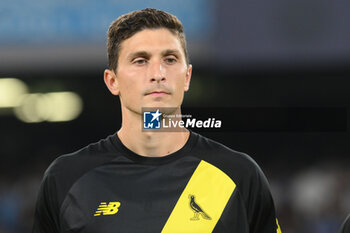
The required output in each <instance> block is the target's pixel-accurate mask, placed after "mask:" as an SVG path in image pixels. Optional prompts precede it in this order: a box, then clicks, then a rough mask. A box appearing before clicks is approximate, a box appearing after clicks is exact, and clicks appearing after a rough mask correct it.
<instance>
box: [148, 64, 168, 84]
mask: <svg viewBox="0 0 350 233" xmlns="http://www.w3.org/2000/svg"><path fill="white" fill-rule="evenodd" d="M149 77H150V81H151V82H157V83H159V82H164V81H165V69H164V67H163V65H162V64H161V63H160V62H152V64H151V65H150V70H149Z"/></svg>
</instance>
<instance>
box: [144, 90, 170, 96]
mask: <svg viewBox="0 0 350 233" xmlns="http://www.w3.org/2000/svg"><path fill="white" fill-rule="evenodd" d="M147 95H150V96H166V95H169V93H168V92H165V91H152V92H149V93H147Z"/></svg>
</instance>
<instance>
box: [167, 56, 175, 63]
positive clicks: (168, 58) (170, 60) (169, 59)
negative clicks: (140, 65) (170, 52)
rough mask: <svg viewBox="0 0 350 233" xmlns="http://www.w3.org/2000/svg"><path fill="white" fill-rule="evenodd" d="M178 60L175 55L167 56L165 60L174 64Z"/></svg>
mask: <svg viewBox="0 0 350 233" xmlns="http://www.w3.org/2000/svg"><path fill="white" fill-rule="evenodd" d="M176 61H177V60H176V58H174V57H167V58H165V62H166V63H168V64H173V63H175V62H176Z"/></svg>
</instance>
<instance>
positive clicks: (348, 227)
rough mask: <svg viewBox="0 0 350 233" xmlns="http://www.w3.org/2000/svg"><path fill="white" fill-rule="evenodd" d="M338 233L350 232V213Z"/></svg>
mask: <svg viewBox="0 0 350 233" xmlns="http://www.w3.org/2000/svg"><path fill="white" fill-rule="evenodd" d="M338 233H350V215H348V217H347V218H346V219H345V221H344V222H343V224H342V225H341V227H340V229H339V231H338Z"/></svg>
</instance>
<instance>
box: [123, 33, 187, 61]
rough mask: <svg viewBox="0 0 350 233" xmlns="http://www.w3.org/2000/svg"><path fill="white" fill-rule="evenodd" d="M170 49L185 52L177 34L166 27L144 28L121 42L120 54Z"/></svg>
mask: <svg viewBox="0 0 350 233" xmlns="http://www.w3.org/2000/svg"><path fill="white" fill-rule="evenodd" d="M168 49H171V50H179V52H180V53H183V50H182V47H181V42H180V39H179V37H178V36H177V35H175V34H173V33H172V32H171V31H169V30H168V29H165V28H160V29H144V30H142V31H140V32H137V33H135V34H134V35H133V36H132V37H130V38H128V39H126V40H124V41H123V42H122V43H121V50H120V56H123V55H127V54H129V53H133V52H136V51H146V52H161V51H163V50H168Z"/></svg>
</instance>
